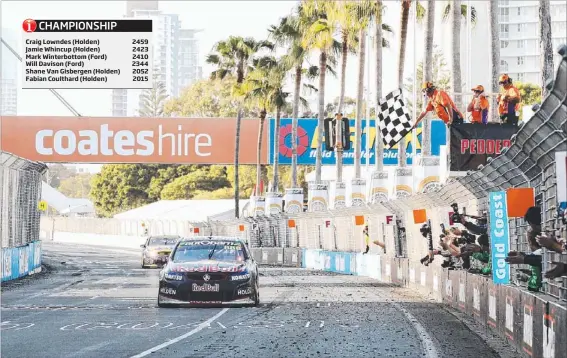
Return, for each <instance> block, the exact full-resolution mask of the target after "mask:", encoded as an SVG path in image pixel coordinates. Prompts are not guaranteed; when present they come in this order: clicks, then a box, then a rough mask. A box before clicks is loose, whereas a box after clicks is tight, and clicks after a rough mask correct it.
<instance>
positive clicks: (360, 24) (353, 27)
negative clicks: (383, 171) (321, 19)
mask: <svg viewBox="0 0 567 358" xmlns="http://www.w3.org/2000/svg"><path fill="white" fill-rule="evenodd" d="M333 4H335V6H334V7H333V8H332V11H329V12H328V14H329V20H331V21H335V22H337V24H338V26H339V28H340V34H341V45H342V47H341V79H340V83H341V85H340V86H341V92H340V96H339V102H338V106H337V112H339V113H342V112H343V105H344V98H345V87H346V65H347V59H348V55H349V52H356V50H355V48H356V45H357V42H364V43H359V44H358V45H359V48H362V47H364V50H365V41H366V39H365V38H364V36H365V35H366V31H365V29H366V28H367V27H368V24H369V22H370V20H371V19H372V17H374V16H375V15H376V14H377V12H378V9H381V5H377V4H374V3H373V2H372V1H370V0H364V1H358V2H354V1H346V2H334V3H333ZM382 30H383V31H387V32H392V28H391V27H390V26H389V25H387V24H383V23H380V42H379V46H380V47H388V46H389V44H388V41H387V40H386V39H384V38H383V37H382ZM359 53H360V49H359ZM381 53H382V52H381V49H380V55H381ZM359 56H360V58H362V57H364V56H363V55H359ZM364 60H365V59H362V60H360V61H362V62H359V67H360V66H362V67H361V68H362V72H361V73H362V77H360V74H359V81H361V83H359V87H361V86H362V87H361V88H363V87H364V85H363V84H362V82H363V80H364ZM359 70H360V69H359ZM362 90H363V89H360V91H362ZM357 103H360V104H361V106H360V108H359V107H358V105H357V126H356V130H358V132H356V133H357V134H356V135H357V137H356V138H358V140H357V143H360V131H361V130H362V129H361V127H360V124H361V123H360V121H361V120H362V119H361V118H359V116H358V113H360V111H361V110H362V92H360V96H359V98H357ZM336 157H337V174H336V177H337V182H342V169H343V168H342V160H343V158H342V152H341V151H340V150H338V151H337V155H336ZM356 158H358V159H356ZM356 163H358V166H357V164H356ZM359 171H360V148H358V150H357V149H355V172H356V173H358V174H357V175H356V177H357V178H358V177H359V176H360V175H359V174H360V173H359Z"/></svg>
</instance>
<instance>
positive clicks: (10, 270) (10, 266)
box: [1, 241, 41, 282]
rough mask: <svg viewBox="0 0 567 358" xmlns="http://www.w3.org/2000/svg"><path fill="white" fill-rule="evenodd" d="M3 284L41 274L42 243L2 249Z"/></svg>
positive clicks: (33, 242) (35, 242)
mask: <svg viewBox="0 0 567 358" xmlns="http://www.w3.org/2000/svg"><path fill="white" fill-rule="evenodd" d="M1 272H2V282H5V281H10V280H15V279H17V278H20V277H24V276H28V275H33V274H34V273H38V272H41V241H32V242H30V243H28V244H27V245H22V246H17V247H8V248H3V249H2V267H1Z"/></svg>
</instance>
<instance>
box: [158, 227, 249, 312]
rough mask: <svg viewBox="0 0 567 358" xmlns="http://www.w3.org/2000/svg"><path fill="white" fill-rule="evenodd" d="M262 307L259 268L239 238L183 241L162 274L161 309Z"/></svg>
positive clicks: (160, 289) (159, 297)
mask: <svg viewBox="0 0 567 358" xmlns="http://www.w3.org/2000/svg"><path fill="white" fill-rule="evenodd" d="M259 303H260V290H259V284H258V265H257V264H256V261H255V260H254V259H253V258H252V255H251V254H250V250H249V249H248V247H247V245H245V244H244V243H243V242H242V241H241V240H240V239H239V238H234V237H218V236H217V237H215V236H207V237H192V238H187V239H185V238H184V239H181V240H179V243H178V244H177V245H176V246H175V248H174V249H173V252H172V253H171V256H170V259H169V261H168V262H167V264H166V265H165V267H164V268H163V270H162V271H161V272H160V274H159V292H158V306H159V307H167V306H172V305H188V306H217V305H251V306H257V305H258V304H259Z"/></svg>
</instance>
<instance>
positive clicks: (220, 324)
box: [217, 322, 226, 329]
mask: <svg viewBox="0 0 567 358" xmlns="http://www.w3.org/2000/svg"><path fill="white" fill-rule="evenodd" d="M217 323H218V325H219V326H221V327H222V328H223V329H226V327H225V326H223V324H222V323H220V322H217Z"/></svg>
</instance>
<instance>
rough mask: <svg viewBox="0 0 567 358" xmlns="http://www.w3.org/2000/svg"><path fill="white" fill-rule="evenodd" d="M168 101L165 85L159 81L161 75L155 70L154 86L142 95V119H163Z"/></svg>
mask: <svg viewBox="0 0 567 358" xmlns="http://www.w3.org/2000/svg"><path fill="white" fill-rule="evenodd" d="M166 100H167V90H166V88H165V83H163V82H162V81H160V80H159V73H158V72H157V70H154V75H153V86H152V88H151V89H146V90H143V91H142V93H141V94H140V110H139V114H140V117H162V116H163V107H164V105H165V101H166Z"/></svg>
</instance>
